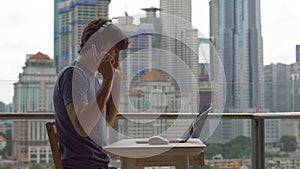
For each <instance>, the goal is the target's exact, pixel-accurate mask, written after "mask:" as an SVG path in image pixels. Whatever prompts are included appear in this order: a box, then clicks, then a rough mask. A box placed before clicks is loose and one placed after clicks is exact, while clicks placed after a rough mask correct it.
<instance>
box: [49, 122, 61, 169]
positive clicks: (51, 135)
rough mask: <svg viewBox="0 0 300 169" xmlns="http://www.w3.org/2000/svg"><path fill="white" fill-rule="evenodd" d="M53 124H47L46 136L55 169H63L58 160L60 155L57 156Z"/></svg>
mask: <svg viewBox="0 0 300 169" xmlns="http://www.w3.org/2000/svg"><path fill="white" fill-rule="evenodd" d="M54 127H55V123H54V122H47V123H46V128H47V134H48V139H49V142H50V147H51V151H52V158H53V160H54V165H55V168H56V169H63V166H62V163H61V160H60V154H59V147H58V138H57V135H56V131H55V129H54Z"/></svg>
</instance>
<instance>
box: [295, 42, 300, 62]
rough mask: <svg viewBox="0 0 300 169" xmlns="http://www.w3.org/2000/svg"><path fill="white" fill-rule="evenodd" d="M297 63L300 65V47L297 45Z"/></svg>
mask: <svg viewBox="0 0 300 169" xmlns="http://www.w3.org/2000/svg"><path fill="white" fill-rule="evenodd" d="M296 63H300V45H296Z"/></svg>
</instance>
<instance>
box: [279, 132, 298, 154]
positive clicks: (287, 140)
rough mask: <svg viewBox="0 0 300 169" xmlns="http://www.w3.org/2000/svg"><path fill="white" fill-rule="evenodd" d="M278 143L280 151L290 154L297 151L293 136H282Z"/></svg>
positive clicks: (295, 140)
mask: <svg viewBox="0 0 300 169" xmlns="http://www.w3.org/2000/svg"><path fill="white" fill-rule="evenodd" d="M280 143H281V150H282V151H286V152H291V151H295V150H296V149H297V139H296V137H295V136H287V135H285V136H282V137H281V139H280Z"/></svg>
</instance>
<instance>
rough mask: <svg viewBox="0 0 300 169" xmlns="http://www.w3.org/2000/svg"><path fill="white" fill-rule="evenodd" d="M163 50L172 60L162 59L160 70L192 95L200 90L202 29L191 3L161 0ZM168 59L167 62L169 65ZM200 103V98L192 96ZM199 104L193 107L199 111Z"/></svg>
mask: <svg viewBox="0 0 300 169" xmlns="http://www.w3.org/2000/svg"><path fill="white" fill-rule="evenodd" d="M160 9H161V12H160V17H161V22H162V31H161V34H162V43H161V44H162V49H163V50H164V51H165V54H167V55H168V57H161V58H160V59H161V60H159V63H160V65H159V67H162V68H164V69H165V70H167V71H168V73H169V74H171V76H173V77H176V81H178V82H184V84H183V85H182V86H181V87H180V90H181V91H183V92H188V93H197V91H193V89H194V88H198V84H197V83H198V82H197V79H198V74H199V73H198V71H199V69H198V63H199V56H198V49H199V39H198V29H196V28H195V27H193V25H192V23H191V21H192V2H191V0H160ZM166 59H167V61H166ZM191 97H192V98H193V100H197V98H196V97H197V96H195V95H193V96H191ZM197 104H198V103H196V102H195V103H193V105H192V107H194V109H193V110H195V111H196V109H197V108H196V107H198V106H197Z"/></svg>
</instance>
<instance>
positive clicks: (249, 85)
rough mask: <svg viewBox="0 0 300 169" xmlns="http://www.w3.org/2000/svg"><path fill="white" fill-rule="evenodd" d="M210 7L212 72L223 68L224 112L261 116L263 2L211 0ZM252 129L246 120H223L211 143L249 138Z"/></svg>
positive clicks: (219, 93) (221, 86) (262, 103)
mask: <svg viewBox="0 0 300 169" xmlns="http://www.w3.org/2000/svg"><path fill="white" fill-rule="evenodd" d="M209 6H210V39H211V42H212V44H213V45H214V47H215V49H216V51H217V53H215V52H213V50H211V55H210V68H211V72H212V74H215V73H217V74H218V73H219V72H220V68H222V67H223V68H224V73H225V79H224V81H225V85H224V84H218V85H219V86H220V87H218V92H217V94H218V98H221V99H223V98H224V99H225V102H224V103H225V112H232V113H243V112H260V111H261V110H262V109H263V108H264V107H265V104H264V99H265V97H264V74H263V73H264V70H263V68H264V67H263V45H262V36H261V17H260V0H251V1H248V0H239V1H237V0H210V2H209ZM221 64H222V66H221ZM213 77H214V75H213ZM218 78H219V77H218V76H217V77H216V79H213V82H215V81H216V82H217V81H219V80H220V79H218ZM250 126H251V124H250V122H249V121H247V120H223V121H222V122H221V124H220V125H219V127H218V129H217V130H216V132H215V134H214V136H213V137H212V139H211V140H212V142H215V143H225V142H227V141H230V140H231V139H233V138H235V137H237V136H239V135H243V136H247V137H250V136H251V132H250V128H251V127H250Z"/></svg>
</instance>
